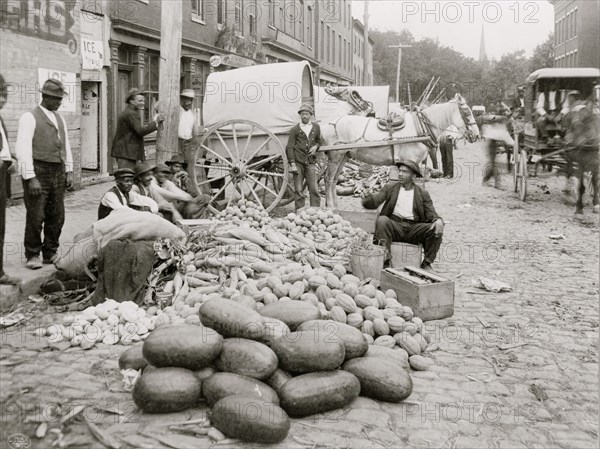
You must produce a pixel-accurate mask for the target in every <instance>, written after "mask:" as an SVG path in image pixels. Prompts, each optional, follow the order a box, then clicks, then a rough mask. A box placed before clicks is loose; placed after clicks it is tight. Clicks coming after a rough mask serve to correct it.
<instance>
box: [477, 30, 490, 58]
mask: <svg viewBox="0 0 600 449" xmlns="http://www.w3.org/2000/svg"><path fill="white" fill-rule="evenodd" d="M479 62H484V63H485V62H488V57H487V53H486V51H485V34H484V31H483V25H481V42H480V43H479Z"/></svg>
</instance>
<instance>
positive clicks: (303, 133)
mask: <svg viewBox="0 0 600 449" xmlns="http://www.w3.org/2000/svg"><path fill="white" fill-rule="evenodd" d="M298 114H300V123H299V124H297V125H294V126H293V127H292V129H291V130H290V135H289V138H288V143H287V146H286V147H285V151H286V154H287V158H288V163H289V164H290V172H291V173H293V174H294V187H295V189H296V210H300V209H302V208H303V207H304V205H305V196H304V182H305V180H306V184H307V185H308V192H309V194H310V205H311V207H320V206H321V196H320V195H319V184H318V179H317V168H316V165H315V164H316V162H317V156H316V154H317V150H318V149H319V147H320V146H321V128H320V127H319V125H318V124H317V123H310V118H311V116H312V115H313V108H312V106H310V105H306V104H304V105H302V106H300V109H299V110H298Z"/></svg>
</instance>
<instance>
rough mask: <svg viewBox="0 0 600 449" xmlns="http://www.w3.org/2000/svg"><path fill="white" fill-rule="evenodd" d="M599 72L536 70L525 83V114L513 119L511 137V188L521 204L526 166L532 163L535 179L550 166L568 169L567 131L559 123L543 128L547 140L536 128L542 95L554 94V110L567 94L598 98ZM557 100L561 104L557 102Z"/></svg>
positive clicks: (585, 69) (590, 69)
mask: <svg viewBox="0 0 600 449" xmlns="http://www.w3.org/2000/svg"><path fill="white" fill-rule="evenodd" d="M599 83H600V70H599V69H596V68H546V69H540V70H536V71H535V72H533V73H531V74H530V75H529V76H528V77H527V79H526V80H525V113H524V117H523V119H521V120H515V121H514V124H513V134H514V141H515V144H514V146H513V156H514V170H513V175H514V179H513V180H514V188H515V192H516V193H517V194H518V195H519V198H520V199H521V200H522V201H525V198H526V197H527V178H528V170H527V165H528V163H530V162H535V165H534V170H533V176H537V173H538V170H539V168H540V167H544V168H546V169H549V170H552V168H553V167H559V168H565V169H567V170H569V167H568V165H569V161H568V160H567V159H565V153H566V152H567V148H566V147H565V143H564V138H565V132H566V129H565V128H563V126H562V124H561V123H548V124H547V125H546V131H547V135H548V137H547V138H544V137H543V135H542V133H541V131H540V129H538V127H537V126H536V118H537V113H536V112H535V111H536V107H537V103H538V98H539V96H540V94H541V93H544V94H545V95H546V96H548V95H549V93H550V90H554V91H555V92H557V94H556V95H557V97H556V98H555V101H556V103H557V104H556V107H557V108H558V109H559V110H560V109H561V108H562V106H563V104H564V100H565V99H566V98H565V97H566V95H567V94H568V93H569V91H573V90H576V91H579V93H580V96H581V98H582V99H584V98H588V97H589V96H590V95H596V98H597V97H598V87H597V85H598V84H599ZM559 98H560V101H558V99H559Z"/></svg>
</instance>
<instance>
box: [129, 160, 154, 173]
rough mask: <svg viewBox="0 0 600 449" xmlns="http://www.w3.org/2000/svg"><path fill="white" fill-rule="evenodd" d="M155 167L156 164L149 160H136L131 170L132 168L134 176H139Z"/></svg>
mask: <svg viewBox="0 0 600 449" xmlns="http://www.w3.org/2000/svg"><path fill="white" fill-rule="evenodd" d="M155 167H156V165H155V164H153V163H152V162H150V161H146V162H138V163H137V164H135V167H134V168H133V170H134V173H135V176H140V175H143V174H144V173H148V172H149V171H152V170H154V168H155Z"/></svg>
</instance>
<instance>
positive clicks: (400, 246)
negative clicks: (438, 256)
mask: <svg viewBox="0 0 600 449" xmlns="http://www.w3.org/2000/svg"><path fill="white" fill-rule="evenodd" d="M390 252H391V253H392V268H398V269H399V268H404V267H406V266H408V267H420V266H421V262H423V245H411V244H410V243H402V242H394V243H392V246H391V248H390Z"/></svg>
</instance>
